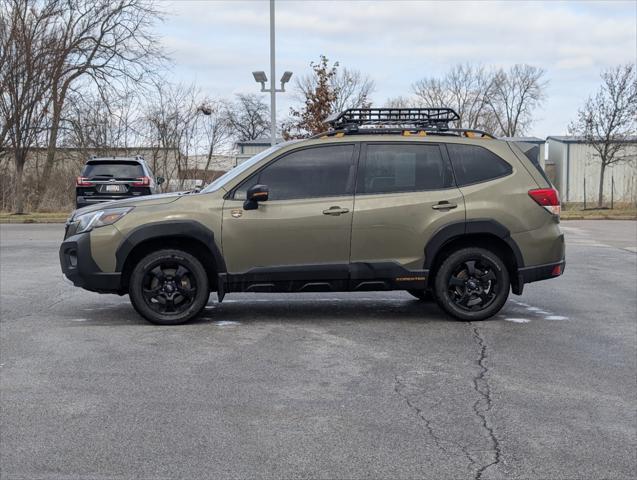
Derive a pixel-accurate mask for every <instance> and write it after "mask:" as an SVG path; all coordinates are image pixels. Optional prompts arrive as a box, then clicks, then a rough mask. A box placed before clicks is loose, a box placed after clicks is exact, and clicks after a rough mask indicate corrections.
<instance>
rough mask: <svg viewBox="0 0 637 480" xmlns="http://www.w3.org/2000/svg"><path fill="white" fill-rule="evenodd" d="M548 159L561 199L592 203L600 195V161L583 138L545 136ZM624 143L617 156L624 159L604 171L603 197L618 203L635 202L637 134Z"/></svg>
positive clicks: (636, 187) (636, 199)
mask: <svg viewBox="0 0 637 480" xmlns="http://www.w3.org/2000/svg"><path fill="white" fill-rule="evenodd" d="M547 143H548V161H549V162H550V163H554V164H555V186H556V188H557V189H558V190H559V192H560V197H561V199H562V201H563V202H578V203H583V202H584V190H586V201H587V202H591V203H593V202H595V201H597V197H598V195H599V175H600V170H601V161H600V159H599V156H598V155H597V153H596V152H595V150H594V149H593V148H592V147H591V146H590V145H588V144H587V143H586V142H585V141H584V139H583V138H582V137H558V136H551V137H548V138H547ZM622 143H625V144H626V145H625V148H623V149H622V151H620V155H622V156H624V157H625V158H626V159H625V161H622V162H621V163H618V164H615V165H612V166H609V167H607V168H606V171H605V172H604V199H605V201H609V200H610V198H611V188H613V192H612V195H613V199H614V201H615V202H620V203H633V204H634V203H635V202H636V201H637V159H636V158H637V137H632V138H631V139H630V140H628V141H626V142H622Z"/></svg>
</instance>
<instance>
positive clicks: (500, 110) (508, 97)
mask: <svg viewBox="0 0 637 480" xmlns="http://www.w3.org/2000/svg"><path fill="white" fill-rule="evenodd" d="M544 73H545V72H544V69H542V68H539V67H534V66H532V65H514V66H512V67H511V68H510V69H509V70H503V69H499V70H497V71H495V73H493V75H492V76H491V79H490V82H489V88H488V91H487V93H486V95H485V99H486V104H487V105H488V106H489V110H490V111H491V113H492V114H493V116H494V118H495V121H496V123H497V126H498V133H499V134H501V135H504V136H505V137H515V136H517V135H523V134H524V133H525V131H526V129H527V128H528V127H529V126H530V124H531V123H532V121H533V113H534V112H535V110H536V109H537V108H538V107H539V106H540V105H541V104H542V102H543V101H544V99H545V97H546V95H545V90H546V86H547V85H548V82H547V81H545V80H544V79H543V78H544Z"/></svg>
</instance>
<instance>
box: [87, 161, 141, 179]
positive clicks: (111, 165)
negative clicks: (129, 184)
mask: <svg viewBox="0 0 637 480" xmlns="http://www.w3.org/2000/svg"><path fill="white" fill-rule="evenodd" d="M82 176H83V177H87V178H95V177H104V178H138V177H143V176H144V169H143V167H142V166H141V165H140V164H139V163H134V162H91V163H87V164H86V165H85V166H84V169H83V170H82Z"/></svg>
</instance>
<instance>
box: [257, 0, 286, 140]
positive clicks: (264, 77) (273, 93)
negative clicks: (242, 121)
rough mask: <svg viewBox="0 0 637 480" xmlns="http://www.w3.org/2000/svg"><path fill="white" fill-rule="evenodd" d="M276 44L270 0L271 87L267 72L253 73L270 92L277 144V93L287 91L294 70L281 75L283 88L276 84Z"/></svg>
mask: <svg viewBox="0 0 637 480" xmlns="http://www.w3.org/2000/svg"><path fill="white" fill-rule="evenodd" d="M274 45H275V42H274V0H270V88H265V82H267V81H268V77H267V75H266V74H265V72H263V71H259V72H252V75H253V76H254V80H255V81H256V82H257V83H260V84H261V91H262V92H269V93H270V143H271V144H272V145H276V94H277V93H279V92H285V84H286V83H288V82H289V81H290V78H291V77H292V72H289V71H286V72H285V73H284V74H283V76H282V77H281V88H276V87H275V86H274V76H275V75H276V71H275V47H274Z"/></svg>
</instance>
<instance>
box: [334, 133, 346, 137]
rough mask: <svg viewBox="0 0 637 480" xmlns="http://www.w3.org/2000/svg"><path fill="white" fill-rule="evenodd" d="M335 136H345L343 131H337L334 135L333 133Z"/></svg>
mask: <svg viewBox="0 0 637 480" xmlns="http://www.w3.org/2000/svg"><path fill="white" fill-rule="evenodd" d="M334 136H335V137H336V138H341V137H344V136H345V132H338V133H337V134H336V135H334Z"/></svg>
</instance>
